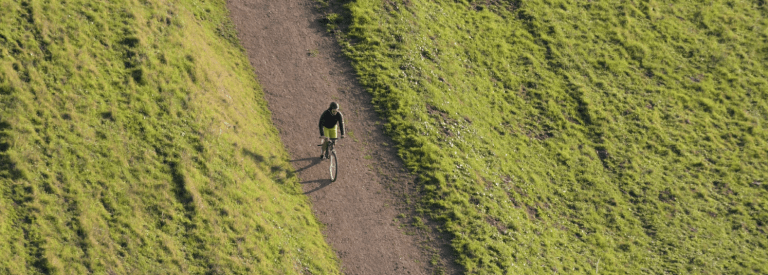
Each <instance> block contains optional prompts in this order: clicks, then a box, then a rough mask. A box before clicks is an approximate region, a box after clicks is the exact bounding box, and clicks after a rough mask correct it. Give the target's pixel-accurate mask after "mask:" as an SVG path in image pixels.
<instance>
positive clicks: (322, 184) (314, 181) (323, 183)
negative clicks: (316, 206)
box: [300, 179, 331, 195]
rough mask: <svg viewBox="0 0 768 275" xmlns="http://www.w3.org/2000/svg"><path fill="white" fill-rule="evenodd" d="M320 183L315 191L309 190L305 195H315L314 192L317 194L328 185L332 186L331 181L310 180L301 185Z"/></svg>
mask: <svg viewBox="0 0 768 275" xmlns="http://www.w3.org/2000/svg"><path fill="white" fill-rule="evenodd" d="M318 182H319V183H320V185H318V186H317V187H315V189H312V190H309V191H307V192H304V195H307V194H310V193H313V192H315V191H317V190H320V189H323V188H325V187H326V186H328V185H331V179H319V180H308V181H302V182H300V183H301V184H310V183H318Z"/></svg>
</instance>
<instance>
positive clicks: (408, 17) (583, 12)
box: [321, 0, 768, 274]
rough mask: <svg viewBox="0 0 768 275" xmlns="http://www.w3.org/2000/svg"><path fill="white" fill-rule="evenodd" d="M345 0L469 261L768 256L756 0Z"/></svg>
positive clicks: (736, 270)
mask: <svg viewBox="0 0 768 275" xmlns="http://www.w3.org/2000/svg"><path fill="white" fill-rule="evenodd" d="M341 2H344V3H340V2H339V1H321V3H322V4H324V5H325V6H327V7H329V8H328V9H327V12H328V15H327V19H328V20H327V23H328V28H330V29H335V28H341V30H342V32H340V33H339V34H338V37H339V40H340V43H341V44H342V45H343V46H344V47H345V49H346V52H347V54H348V56H349V57H350V58H352V59H353V63H354V66H355V67H356V69H357V72H358V74H359V78H360V80H361V82H362V83H363V84H364V85H365V86H367V87H368V89H369V91H370V92H371V93H372V94H373V95H374V104H375V105H376V106H377V108H378V111H379V112H380V113H381V114H382V115H383V116H385V117H386V118H387V119H388V123H387V124H386V126H385V128H386V130H387V131H388V133H389V134H390V135H391V136H392V137H393V139H395V140H396V142H397V145H398V147H399V152H400V155H401V157H402V158H403V159H404V160H405V162H406V163H407V164H408V166H409V167H410V169H411V171H413V172H414V173H418V174H419V175H420V178H421V184H422V191H423V193H424V199H423V201H422V202H421V205H422V207H421V211H422V212H423V213H425V214H428V215H430V216H431V217H433V218H434V219H436V220H439V221H442V222H443V227H442V229H443V230H445V231H447V232H449V233H451V234H452V236H453V240H452V244H453V247H454V248H455V250H456V252H457V255H458V261H459V262H460V263H461V264H462V265H463V266H464V267H465V268H466V270H467V271H468V272H469V273H472V274H500V273H505V274H507V273H508V274H544V273H552V272H557V273H589V274H593V273H599V274H608V273H630V274H648V273H650V274H664V273H672V274H688V273H698V274H745V273H762V274H764V273H768V235H767V234H768V142H767V141H768V131H766V129H765V128H766V122H765V121H766V120H768V66H767V65H766V64H768V24H767V23H768V21H766V15H768V5H766V4H765V2H764V1H740V0H734V1H714V2H710V1H705V2H700V1H682V2H680V1H656V0H650V1H646V0H641V1H616V0H609V1H561V0H533V1H505V0H497V1H486V0H482V1H468V0H457V1H454V0H450V1H449V0H435V1H425V0H388V1H379V0H357V1H341ZM339 4H344V9H343V10H344V12H338V10H336V9H335V7H339ZM333 12H336V13H333ZM345 26H346V27H345ZM337 33H338V32H337Z"/></svg>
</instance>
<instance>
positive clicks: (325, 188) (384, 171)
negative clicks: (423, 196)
mask: <svg viewBox="0 0 768 275" xmlns="http://www.w3.org/2000/svg"><path fill="white" fill-rule="evenodd" d="M227 5H228V8H229V10H230V12H231V16H232V19H233V21H234V23H235V26H236V28H237V31H238V33H239V34H238V36H239V38H240V41H241V42H242V44H243V46H244V47H245V49H246V52H247V54H248V57H249V59H250V62H251V65H252V66H253V67H254V69H255V71H256V74H257V76H258V78H259V82H260V83H261V85H262V86H263V88H264V93H265V97H266V100H267V101H268V104H269V109H270V110H271V111H272V120H273V122H274V124H275V125H276V127H277V128H278V129H279V131H280V135H281V138H282V141H283V143H284V144H285V146H286V147H287V149H288V152H289V153H290V155H291V156H292V159H293V160H292V164H293V166H294V168H295V169H296V171H297V173H298V176H299V178H300V180H301V183H302V184H303V188H304V191H305V194H307V196H309V198H310V200H311V201H312V204H313V209H314V212H315V215H316V217H317V218H318V219H319V220H320V222H322V223H323V224H325V231H324V234H325V236H326V241H327V242H328V243H329V244H331V246H332V247H333V248H334V250H335V251H336V254H337V255H338V257H339V259H340V260H341V267H342V271H343V272H344V273H346V274H431V273H433V272H435V271H436V270H442V271H445V272H446V273H448V274H452V273H456V272H458V268H456V266H455V265H453V264H452V260H450V258H452V257H451V255H450V249H449V247H448V245H447V242H446V241H445V238H436V237H435V234H433V233H430V232H432V231H431V230H429V231H425V230H419V229H417V228H414V227H412V226H405V225H404V223H410V222H411V221H412V220H411V218H410V217H412V216H413V214H414V213H413V209H412V207H413V205H408V204H407V203H406V201H407V198H410V199H411V200H412V201H415V198H414V197H413V196H414V194H415V193H416V192H415V191H414V190H415V189H414V188H413V177H412V176H410V175H409V174H408V173H407V172H406V171H405V169H404V168H403V165H402V162H401V161H400V160H399V159H398V158H397V155H396V150H395V149H394V148H393V146H392V145H391V144H392V142H391V140H390V139H389V138H388V137H386V136H384V134H383V133H382V129H381V124H382V123H381V122H382V121H381V120H380V119H379V118H378V116H377V115H376V113H375V112H374V110H373V106H372V105H371V103H370V102H371V97H370V95H369V94H368V93H366V92H365V91H364V89H363V88H362V87H360V86H359V84H357V82H356V80H355V74H354V71H353V69H352V67H351V65H350V63H349V61H348V60H347V59H346V57H344V56H343V54H342V53H341V51H340V48H339V46H338V44H336V42H335V40H334V38H333V37H332V36H330V35H329V34H328V33H327V32H326V31H325V29H324V26H323V25H322V24H321V23H320V19H321V14H319V12H318V11H317V10H316V9H315V8H314V6H313V5H314V2H313V1H312V0H280V1H274V0H228V1H227ZM331 101H336V102H338V103H339V104H340V105H341V109H340V110H341V111H342V113H343V114H344V119H345V124H346V128H347V131H348V133H349V132H351V133H353V135H354V138H353V137H351V136H352V134H348V137H347V138H346V139H343V140H340V142H339V145H337V148H336V151H337V154H338V155H339V158H340V160H339V167H340V169H339V179H338V180H337V181H336V182H333V183H332V182H330V180H329V173H328V161H327V160H326V161H321V160H320V149H319V147H318V146H316V145H317V144H319V142H320V139H319V137H320V135H319V130H318V128H317V123H318V119H319V117H320V114H321V113H322V112H323V111H324V110H325V109H326V108H327V107H328V104H329V103H330V102H331ZM401 213H403V214H405V216H406V218H400V219H398V215H400V214H401ZM401 217H402V216H401ZM433 228H434V227H433ZM435 253H437V255H440V257H441V259H442V261H441V263H440V264H438V266H433V265H431V264H430V263H429V262H430V260H431V258H432V256H433V255H435Z"/></svg>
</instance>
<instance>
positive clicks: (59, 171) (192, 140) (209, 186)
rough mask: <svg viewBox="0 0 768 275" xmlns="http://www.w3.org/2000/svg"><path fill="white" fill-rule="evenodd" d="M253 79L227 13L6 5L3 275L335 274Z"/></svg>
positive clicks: (1, 66) (80, 4) (163, 5)
mask: <svg viewBox="0 0 768 275" xmlns="http://www.w3.org/2000/svg"><path fill="white" fill-rule="evenodd" d="M255 79H256V77H255V75H254V74H253V68H252V67H250V65H249V63H248V61H247V58H246V57H245V54H244V51H243V50H242V47H241V46H240V45H239V42H238V41H237V37H236V35H235V31H234V27H233V25H232V23H231V22H230V20H229V18H228V12H227V10H226V6H225V1H223V0H216V1H211V0H208V1H196V0H192V1H173V0H168V1H166V0H112V1H85V0H70V1H47V0H21V1H16V0H0V273H2V274H35V273H42V274H89V273H96V274H197V273H206V274H232V273H240V274H306V273H307V272H309V273H312V274H335V273H338V272H339V270H338V263H337V260H336V258H335V256H334V254H333V252H332V251H331V249H330V247H329V246H328V245H327V244H326V243H325V241H324V239H323V236H322V235H321V233H320V227H321V226H320V225H319V223H318V222H317V221H316V220H315V218H314V216H313V215H312V213H311V210H310V206H309V202H308V200H307V199H306V197H305V196H304V195H303V194H302V193H301V187H300V186H299V184H298V180H297V179H296V177H295V175H294V174H293V173H292V172H290V171H291V168H290V165H289V163H288V161H287V159H288V156H287V153H286V152H285V151H284V149H283V146H282V144H281V142H280V139H279V136H278V134H277V130H276V129H275V128H274V126H272V124H271V120H270V112H269V110H267V107H266V103H265V101H264V99H263V96H262V90H261V88H260V87H259V85H258V83H257V82H256V80H255Z"/></svg>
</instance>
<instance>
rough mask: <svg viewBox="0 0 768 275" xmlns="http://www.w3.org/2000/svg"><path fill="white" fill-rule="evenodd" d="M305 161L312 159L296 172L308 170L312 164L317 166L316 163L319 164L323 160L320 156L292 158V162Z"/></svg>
mask: <svg viewBox="0 0 768 275" xmlns="http://www.w3.org/2000/svg"><path fill="white" fill-rule="evenodd" d="M303 161H311V162H310V163H309V164H307V165H306V166H304V167H301V168H299V169H296V173H299V172H301V171H304V170H307V169H308V168H310V167H312V166H315V165H318V164H320V163H321V162H323V161H322V160H320V158H303V159H295V160H291V162H303Z"/></svg>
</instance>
